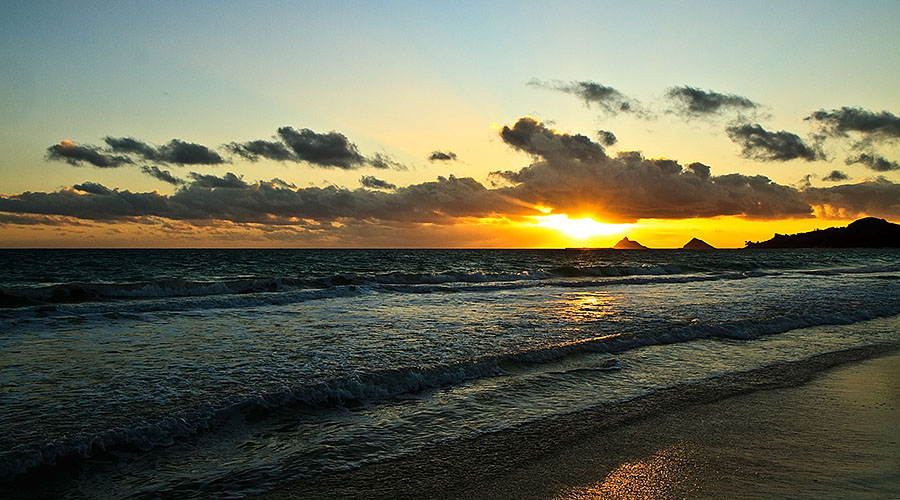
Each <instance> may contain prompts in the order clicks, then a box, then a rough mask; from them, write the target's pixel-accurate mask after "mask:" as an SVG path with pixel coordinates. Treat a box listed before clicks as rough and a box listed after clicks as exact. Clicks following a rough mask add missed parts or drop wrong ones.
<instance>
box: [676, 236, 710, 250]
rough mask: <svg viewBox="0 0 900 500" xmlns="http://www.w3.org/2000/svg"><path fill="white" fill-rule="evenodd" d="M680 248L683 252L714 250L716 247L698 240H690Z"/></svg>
mask: <svg viewBox="0 0 900 500" xmlns="http://www.w3.org/2000/svg"><path fill="white" fill-rule="evenodd" d="M681 248H682V249H684V250H714V249H715V248H716V247H714V246H712V245H710V244H709V243H707V242H705V241H703V240H701V239H699V238H691V241H689V242H687V243H685V244H684V246H683V247H681Z"/></svg>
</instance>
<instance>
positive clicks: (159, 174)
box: [141, 165, 184, 186]
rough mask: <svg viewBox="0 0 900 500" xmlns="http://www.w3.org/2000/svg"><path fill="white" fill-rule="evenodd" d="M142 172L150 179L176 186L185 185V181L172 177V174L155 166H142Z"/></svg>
mask: <svg viewBox="0 0 900 500" xmlns="http://www.w3.org/2000/svg"><path fill="white" fill-rule="evenodd" d="M141 172H143V173H145V174H147V175H149V176H150V177H155V178H157V179H159V180H161V181H163V182H168V183H169V184H172V185H174V186H178V185H181V184H184V179H180V178H178V177H175V176H174V175H172V172H169V171H168V170H160V169H159V167H157V166H155V165H141Z"/></svg>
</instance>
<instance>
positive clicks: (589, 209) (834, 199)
mask: <svg viewBox="0 0 900 500" xmlns="http://www.w3.org/2000/svg"><path fill="white" fill-rule="evenodd" d="M499 134H500V137H501V138H502V140H503V141H505V142H506V143H507V144H508V145H509V146H510V147H511V148H515V149H519V150H522V151H525V152H527V153H529V154H531V155H532V156H533V159H532V162H531V164H530V165H528V166H525V167H524V168H521V169H519V170H506V171H496V172H492V173H491V177H490V179H491V180H492V181H494V185H493V187H490V188H489V187H486V186H485V185H483V184H482V183H480V182H478V181H477V180H475V179H472V178H470V177H461V178H458V177H454V176H449V177H438V178H437V179H436V180H433V181H428V182H422V183H418V184H412V185H409V186H402V187H397V186H394V185H392V184H390V183H388V182H386V181H383V180H380V179H377V178H375V177H372V176H363V177H362V178H360V184H361V185H362V186H363V187H360V188H357V189H347V188H342V187H338V186H327V187H315V186H309V187H302V188H297V187H296V186H294V185H292V184H289V183H286V182H284V181H282V180H279V179H272V180H271V181H255V182H250V181H246V180H244V179H243V178H241V177H239V176H238V175H235V174H234V173H230V172H229V173H226V174H225V175H222V176H216V175H204V174H200V173H196V172H192V173H191V174H190V178H189V179H188V182H187V183H186V184H183V185H181V186H180V187H179V188H178V189H177V190H176V191H175V193H173V194H162V193H159V192H156V191H154V192H144V193H140V192H131V191H128V190H120V189H110V188H108V187H106V186H103V185H101V184H98V183H91V182H85V183H82V184H78V185H75V186H72V187H71V188H65V189H61V190H59V191H55V192H47V193H40V192H25V193H21V194H15V195H7V196H0V212H2V213H6V214H10V215H35V216H38V215H40V216H54V217H73V218H78V219H79V220H99V221H116V220H129V221H136V222H141V221H150V222H144V223H154V224H160V223H162V222H168V223H176V222H177V223H178V224H189V225H193V226H202V227H229V225H241V224H258V225H263V226H272V227H274V226H284V227H296V228H301V229H302V230H303V231H329V232H332V233H335V232H337V231H339V230H340V228H342V227H344V226H352V227H356V228H362V227H374V226H375V225H385V224H387V225H393V226H395V227H401V226H402V227H412V226H411V225H415V224H421V223H429V224H435V225H444V224H452V223H454V222H457V221H459V220H460V219H469V218H494V219H496V220H508V221H515V220H517V219H518V220H521V219H522V218H526V217H528V216H537V215H540V212H539V211H538V210H537V208H536V207H538V206H544V207H550V208H551V209H552V212H553V213H565V214H568V215H569V216H571V217H579V216H591V217H595V218H597V219H598V220H604V221H606V222H633V221H635V220H638V219H646V218H660V219H680V218H693V217H715V216H738V217H745V218H751V219H752V218H756V219H776V218H786V217H810V216H812V213H813V209H815V210H816V211H817V213H824V214H858V213H867V214H876V215H883V216H896V215H898V214H900V207H898V204H900V191H898V190H900V187H898V186H900V185H897V184H893V183H891V182H890V181H887V180H885V179H883V178H880V179H876V180H872V181H867V182H866V183H862V184H854V185H843V186H832V187H829V188H812V187H806V188H804V189H798V188H796V187H792V186H785V185H780V184H777V183H775V182H773V181H772V180H771V179H769V178H767V177H765V176H762V175H755V176H752V175H743V174H734V173H733V174H725V175H713V174H712V172H711V170H712V169H711V168H710V167H709V166H708V165H704V164H702V163H697V162H694V163H690V164H688V165H686V166H682V165H681V163H679V162H678V161H676V160H673V159H670V158H647V157H644V156H643V155H642V154H641V153H640V152H637V151H628V152H620V153H618V154H617V155H616V156H609V155H607V153H606V152H605V150H604V148H603V146H602V145H601V144H598V143H595V142H594V141H592V140H590V139H589V138H588V137H586V136H583V135H580V134H569V133H564V132H560V131H556V130H553V129H550V128H548V127H547V126H546V125H544V124H542V123H541V122H539V121H537V120H535V119H534V118H530V117H524V118H521V119H519V120H517V121H516V122H515V123H514V124H512V125H507V126H505V127H503V128H502V130H501V131H500V132H499ZM154 221H155V222H154ZM179 221H180V222H179ZM347 231H351V233H352V231H356V229H352V230H351V229H348V230H347ZM288 232H290V231H288ZM281 234H287V233H281ZM335 234H336V233H335ZM341 234H344V233H341ZM347 234H350V233H347Z"/></svg>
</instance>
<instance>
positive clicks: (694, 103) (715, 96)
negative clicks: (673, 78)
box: [666, 85, 759, 117]
mask: <svg viewBox="0 0 900 500" xmlns="http://www.w3.org/2000/svg"><path fill="white" fill-rule="evenodd" d="M666 97H668V98H669V99H670V100H672V101H674V103H675V111H676V112H677V113H679V114H682V115H686V116H695V117H696V116H710V115H717V114H720V113H722V112H724V111H726V110H735V111H741V110H748V109H755V108H757V107H759V104H757V103H755V102H753V101H751V100H750V99H748V98H746V97H743V96H739V95H736V94H720V93H718V92H714V91H712V90H703V89H698V88H696V87H690V86H687V85H685V86H684V87H672V88H670V89H669V90H667V91H666Z"/></svg>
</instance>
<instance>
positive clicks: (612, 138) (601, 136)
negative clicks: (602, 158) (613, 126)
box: [597, 130, 618, 147]
mask: <svg viewBox="0 0 900 500" xmlns="http://www.w3.org/2000/svg"><path fill="white" fill-rule="evenodd" d="M597 139H598V140H599V141H600V144H602V145H604V146H607V147H609V146H612V145H613V144H615V143H616V142H617V141H618V139H617V138H616V134H614V133H612V132H610V131H609V130H598V131H597Z"/></svg>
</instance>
